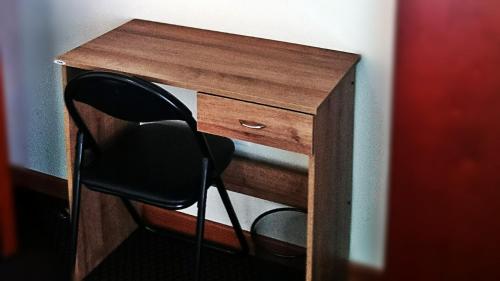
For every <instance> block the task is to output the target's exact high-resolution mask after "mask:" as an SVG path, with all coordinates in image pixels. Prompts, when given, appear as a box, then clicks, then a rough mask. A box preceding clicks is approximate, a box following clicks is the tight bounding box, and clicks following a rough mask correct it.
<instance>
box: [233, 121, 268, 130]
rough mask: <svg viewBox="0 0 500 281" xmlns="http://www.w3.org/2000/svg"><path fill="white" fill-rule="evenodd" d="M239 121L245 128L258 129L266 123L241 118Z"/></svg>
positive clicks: (262, 127)
mask: <svg viewBox="0 0 500 281" xmlns="http://www.w3.org/2000/svg"><path fill="white" fill-rule="evenodd" d="M239 121H240V125H241V126H243V127H246V128H250V129H256V130H260V129H264V128H265V127H266V125H264V124H261V123H257V122H252V121H247V120H241V119H240V120H239Z"/></svg>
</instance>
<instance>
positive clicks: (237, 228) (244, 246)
mask: <svg viewBox="0 0 500 281" xmlns="http://www.w3.org/2000/svg"><path fill="white" fill-rule="evenodd" d="M216 187H217V190H218V191H219V194H220V197H221V199H222V203H224V207H225V208H226V211H227V214H228V215H229V219H230V220H231V224H232V225H233V229H234V232H235V234H236V237H238V241H239V242H240V246H241V253H242V254H244V255H246V254H248V243H247V240H246V239H245V236H244V235H243V230H242V229H241V225H240V222H239V220H238V217H237V216H236V212H235V211H234V208H233V205H232V204H231V200H230V199H229V195H228V194H227V190H226V187H225V186H224V182H223V181H222V179H221V178H220V177H217V178H216Z"/></svg>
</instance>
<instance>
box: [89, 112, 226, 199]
mask: <svg viewBox="0 0 500 281" xmlns="http://www.w3.org/2000/svg"><path fill="white" fill-rule="evenodd" d="M205 136H206V139H207V142H208V145H209V147H210V150H211V152H212V154H213V157H214V161H215V166H216V167H217V170H216V171H213V173H214V174H212V175H209V176H208V180H209V181H210V180H211V179H212V177H211V176H219V175H220V173H222V172H223V171H224V169H225V168H226V167H227V166H228V165H229V163H230V161H231V157H232V154H233V152H234V144H233V142H232V141H231V140H230V139H228V138H224V137H220V136H214V135H209V134H205ZM201 161H202V153H201V151H200V150H199V148H198V145H197V143H196V140H195V138H194V136H193V133H192V131H191V130H190V128H189V127H188V126H187V125H185V123H183V122H178V121H169V122H166V123H151V124H145V125H141V126H136V127H133V128H131V129H127V130H125V131H124V132H123V133H121V134H119V135H118V136H117V137H115V138H114V139H113V140H111V141H110V142H108V143H107V144H106V145H104V147H103V150H102V153H101V154H100V155H99V157H98V158H96V159H95V160H93V161H91V162H90V163H85V164H84V165H83V167H82V168H81V182H82V183H83V184H85V185H87V187H88V188H89V189H92V190H95V191H100V192H105V193H109V194H114V195H119V196H123V197H126V198H130V199H134V200H138V201H142V202H145V203H148V204H153V205H157V206H160V207H164V208H168V209H182V208H186V207H189V206H191V205H192V204H194V203H195V202H196V201H197V200H198V198H199V195H200V188H201V179H202V168H201V167H202V165H201ZM214 170H215V169H214Z"/></svg>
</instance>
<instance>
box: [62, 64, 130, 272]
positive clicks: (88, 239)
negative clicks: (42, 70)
mask: <svg viewBox="0 0 500 281" xmlns="http://www.w3.org/2000/svg"><path fill="white" fill-rule="evenodd" d="M62 72H63V73H62V75H63V87H65V86H66V83H67V81H69V80H71V78H72V77H73V76H74V75H75V74H77V72H78V70H77V69H74V68H70V67H63V68H62ZM79 110H80V114H81V115H82V117H83V118H84V119H85V120H86V122H87V123H88V126H89V129H90V130H91V131H92V133H94V136H95V137H96V139H97V141H98V142H99V141H102V140H104V139H106V138H108V137H110V136H112V135H113V134H114V133H116V132H117V131H118V130H120V129H122V128H123V127H124V126H126V124H127V123H125V122H123V121H118V120H116V119H112V118H109V117H107V116H105V115H103V114H99V113H98V112H97V111H95V110H92V109H91V108H90V107H79ZM64 118H65V120H64V121H65V135H66V156H67V163H68V164H67V166H68V171H67V173H68V194H69V202H71V198H72V188H71V187H72V182H73V181H72V175H73V167H72V165H73V162H74V161H73V159H74V153H75V142H76V132H77V130H76V127H75V125H74V123H73V121H72V120H71V119H70V118H69V115H68V113H67V112H66V111H65V116H64ZM136 227H137V225H136V224H135V223H134V221H133V220H132V218H131V217H130V215H129V214H128V212H127V210H126V208H125V207H124V205H123V203H122V202H121V200H120V199H119V198H116V197H113V196H109V195H104V194H101V193H96V192H93V191H90V190H89V189H87V188H86V187H85V186H84V185H83V186H82V196H81V211H80V223H79V233H78V249H77V261H76V267H75V277H74V280H78V281H79V280H82V279H83V278H84V277H85V276H86V275H87V274H88V273H90V272H91V271H92V270H93V269H94V268H95V267H96V266H97V265H98V264H99V263H100V262H101V261H102V260H104V258H106V256H108V255H109V254H110V253H111V252H112V251H113V250H114V249H115V248H116V247H117V246H118V245H120V243H121V242H123V240H125V239H126V238H127V237H128V236H129V235H130V233H131V232H133V231H134V230H135V229H136Z"/></svg>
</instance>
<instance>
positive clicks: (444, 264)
mask: <svg viewBox="0 0 500 281" xmlns="http://www.w3.org/2000/svg"><path fill="white" fill-rule="evenodd" d="M396 50H397V54H396V68H395V69H396V72H395V100H394V115H393V120H394V121H393V122H394V123H393V146H392V164H391V166H392V168H391V192H390V209H389V214H390V215H389V240H388V252H387V267H386V268H387V275H386V276H387V277H388V279H389V280H398V281H401V280H428V281H431V280H453V281H459V280H473V281H480V280H500V1H498V0H401V1H399V14H398V32H397V48H396Z"/></svg>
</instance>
